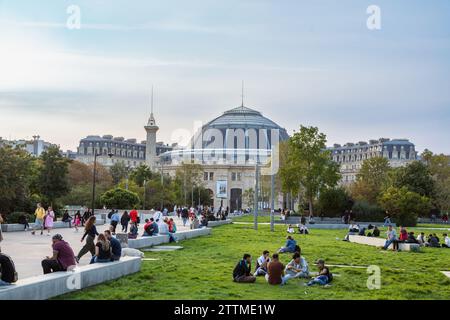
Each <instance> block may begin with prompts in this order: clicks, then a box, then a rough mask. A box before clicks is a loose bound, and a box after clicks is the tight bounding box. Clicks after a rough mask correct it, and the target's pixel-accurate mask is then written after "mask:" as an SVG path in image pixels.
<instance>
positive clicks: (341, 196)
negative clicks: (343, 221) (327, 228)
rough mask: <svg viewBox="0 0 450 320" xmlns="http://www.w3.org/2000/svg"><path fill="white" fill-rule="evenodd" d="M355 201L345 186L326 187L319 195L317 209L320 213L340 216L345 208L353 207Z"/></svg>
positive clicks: (328, 215)
mask: <svg viewBox="0 0 450 320" xmlns="http://www.w3.org/2000/svg"><path fill="white" fill-rule="evenodd" d="M352 205H353V201H352V200H351V199H350V196H349V195H348V194H347V191H345V189H344V188H331V189H325V190H324V191H322V192H321V193H320V195H319V199H318V201H317V209H318V212H319V215H323V216H327V217H340V216H341V215H342V213H343V212H344V211H345V210H349V209H351V208H352Z"/></svg>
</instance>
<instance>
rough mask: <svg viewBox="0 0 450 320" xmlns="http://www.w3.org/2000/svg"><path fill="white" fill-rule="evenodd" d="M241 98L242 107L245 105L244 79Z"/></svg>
mask: <svg viewBox="0 0 450 320" xmlns="http://www.w3.org/2000/svg"><path fill="white" fill-rule="evenodd" d="M241 99H242V103H241V107H243V106H244V80H242V94H241Z"/></svg>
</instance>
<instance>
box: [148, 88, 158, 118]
mask: <svg viewBox="0 0 450 320" xmlns="http://www.w3.org/2000/svg"><path fill="white" fill-rule="evenodd" d="M147 125H148V126H155V125H156V121H155V117H154V116H153V85H152V94H151V98H150V118H149V119H148V123H147Z"/></svg>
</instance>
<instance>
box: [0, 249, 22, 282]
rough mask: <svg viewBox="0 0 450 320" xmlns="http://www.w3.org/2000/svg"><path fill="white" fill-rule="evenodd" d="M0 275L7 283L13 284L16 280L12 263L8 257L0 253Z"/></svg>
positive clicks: (14, 267)
mask: <svg viewBox="0 0 450 320" xmlns="http://www.w3.org/2000/svg"><path fill="white" fill-rule="evenodd" d="M0 275H1V279H2V280H3V281H5V282H7V283H14V282H16V281H17V279H18V277H17V272H16V266H15V265H14V262H13V261H12V259H11V257H10V256H8V255H6V254H3V253H0Z"/></svg>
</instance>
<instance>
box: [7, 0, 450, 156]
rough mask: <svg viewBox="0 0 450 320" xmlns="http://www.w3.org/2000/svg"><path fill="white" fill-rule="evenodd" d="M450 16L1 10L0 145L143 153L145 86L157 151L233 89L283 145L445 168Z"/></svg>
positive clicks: (280, 8)
mask: <svg viewBox="0 0 450 320" xmlns="http://www.w3.org/2000/svg"><path fill="white" fill-rule="evenodd" d="M71 5H75V6H77V7H78V8H79V9H80V29H69V28H68V27H67V21H68V19H69V18H71V17H72V12H69V13H68V11H67V10H68V8H69V7H70V6H71ZM371 5H376V6H378V8H379V9H380V20H379V21H380V27H381V28H380V29H377V30H371V29H369V28H368V27H367V20H368V18H370V16H371V14H370V13H369V14H368V13H367V8H368V7H369V6H371ZM449 13H450V1H447V0H435V1H432V2H431V1H420V0H396V1H392V0H386V1H385V0H383V1H382V0H371V1H365V0H345V1H331V0H330V1H325V0H307V1H306V0H305V1H300V0H281V1H275V0H273V1H267V0H226V1H210V0H190V1H185V0H166V1H153V0H135V1H128V0H127V1H122V0H120V1H119V0H115V1H114V0H109V1H106V0H86V1H81V0H72V1H64V0H61V1H45V0H41V1H32V0H29V1H22V0H0V137H3V138H6V139H9V138H11V139H21V138H31V137H32V136H33V135H36V134H38V135H40V136H41V138H42V139H44V140H46V141H49V142H52V143H56V144H59V145H60V146H61V148H62V149H64V150H67V149H70V150H74V151H75V150H76V147H77V146H78V144H79V140H80V139H81V138H83V137H85V136H87V135H104V134H112V135H114V136H122V137H125V138H136V139H138V140H139V141H140V140H144V139H145V130H144V129H143V126H144V125H145V123H146V122H147V120H148V117H149V113H150V92H151V87H152V85H153V86H154V114H155V118H156V122H157V124H158V126H159V127H160V129H159V131H158V134H157V140H158V141H164V142H165V143H172V142H176V141H177V140H179V139H180V137H179V134H178V132H186V134H187V133H188V132H192V133H193V130H194V126H195V125H194V123H195V122H198V121H202V122H203V123H205V122H207V121H209V120H211V119H212V118H215V117H217V116H219V115H220V114H222V112H223V111H225V110H228V109H231V108H234V107H237V106H239V105H240V104H241V86H242V81H244V102H245V103H244V104H245V106H247V107H250V108H254V109H256V110H258V111H261V112H262V113H263V115H264V116H266V117H268V118H270V119H272V120H273V121H275V122H276V123H278V124H279V125H280V126H282V127H284V128H286V130H287V131H288V133H289V134H292V133H293V130H298V128H299V127H300V125H305V126H317V127H319V129H320V131H321V132H324V133H325V134H326V135H327V138H328V145H332V144H334V143H340V144H344V143H346V142H358V141H367V140H369V139H377V138H380V137H387V138H407V139H410V141H412V142H413V143H415V144H416V149H417V150H418V151H419V152H421V151H422V150H423V149H425V148H428V149H430V150H432V151H433V152H436V153H447V154H450V142H449V141H450V41H449V40H450V19H449ZM70 21H72V20H70ZM180 129H182V130H184V131H180ZM184 140H186V139H185V138H184Z"/></svg>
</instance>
